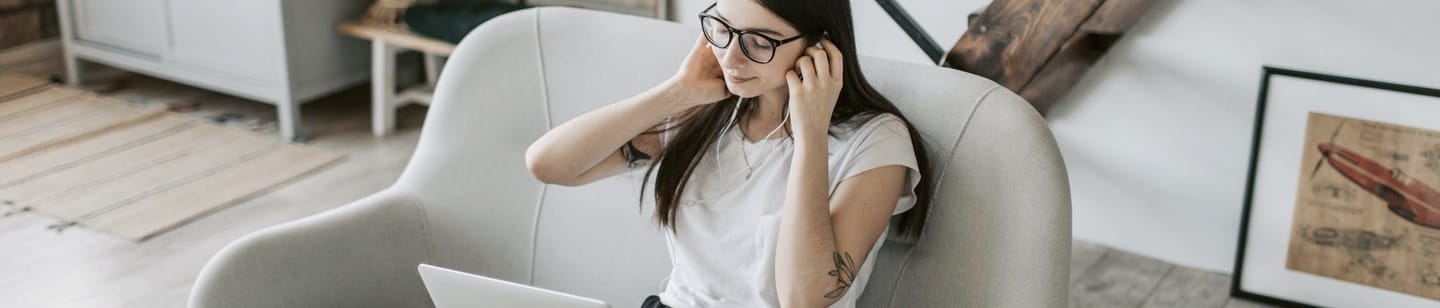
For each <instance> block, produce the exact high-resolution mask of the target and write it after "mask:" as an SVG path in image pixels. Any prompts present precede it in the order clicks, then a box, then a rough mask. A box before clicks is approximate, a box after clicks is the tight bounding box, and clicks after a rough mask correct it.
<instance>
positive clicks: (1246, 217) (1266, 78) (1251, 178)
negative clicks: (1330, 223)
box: [1230, 66, 1440, 307]
mask: <svg viewBox="0 0 1440 308" xmlns="http://www.w3.org/2000/svg"><path fill="white" fill-rule="evenodd" d="M1274 76H1288V77H1293V78H1301V79H1310V80H1314V81H1321V82H1329V83H1336V84H1341V85H1350V86H1358V87H1367V88H1375V89H1381V90H1388V91H1394V92H1400V93H1408V94H1416V95H1423V96H1433V97H1436V98H1440V89H1431V88H1425V87H1418V86H1411V85H1403V84H1396V83H1388V82H1381V81H1373V80H1365V79H1359V78H1353V77H1345V76H1337V75H1330V74H1324V73H1315V72H1307V71H1301V70H1296V69H1288V68H1280V67H1272V66H1264V67H1262V74H1261V77H1260V91H1259V95H1258V96H1259V97H1258V99H1257V104H1256V111H1255V126H1254V131H1253V134H1252V136H1251V143H1250V163H1249V170H1248V172H1247V175H1246V179H1245V199H1244V202H1245V203H1244V207H1243V208H1242V209H1241V212H1240V213H1241V216H1240V237H1239V240H1238V245H1237V249H1236V254H1235V267H1234V271H1233V272H1232V275H1231V277H1230V278H1231V281H1230V282H1231V283H1230V295H1231V296H1232V297H1235V298H1242V299H1246V300H1251V301H1255V302H1260V303H1265V304H1270V305H1276V306H1282V307H1320V306H1317V305H1314V304H1310V303H1303V302H1295V301H1290V300H1286V299H1282V298H1278V297H1273V296H1268V295H1265V294H1259V293H1252V292H1248V291H1246V290H1245V288H1244V286H1243V285H1241V281H1242V277H1243V275H1244V272H1243V271H1244V267H1245V247H1246V242H1247V240H1248V238H1249V231H1250V230H1249V229H1250V215H1251V210H1252V206H1253V204H1252V201H1253V198H1254V193H1255V173H1256V168H1257V167H1258V165H1257V164H1258V158H1259V157H1260V148H1261V144H1262V143H1263V140H1262V135H1263V133H1262V132H1263V128H1264V125H1265V123H1264V121H1265V112H1266V100H1267V98H1268V97H1269V90H1270V79H1271V78H1272V77H1274Z"/></svg>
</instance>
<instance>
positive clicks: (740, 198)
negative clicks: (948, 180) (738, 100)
mask: <svg viewBox="0 0 1440 308" xmlns="http://www.w3.org/2000/svg"><path fill="white" fill-rule="evenodd" d="M737 127H738V126H736V127H732V128H731V129H730V130H729V131H728V132H726V133H725V135H724V136H721V138H720V140H719V141H717V142H718V150H719V156H718V158H719V159H720V161H719V163H718V165H717V162H716V158H717V156H716V152H715V151H716V148H711V150H710V151H707V153H706V154H705V156H704V157H703V159H704V160H703V162H701V163H700V165H698V166H697V167H696V169H695V173H694V175H692V177H691V182H690V183H689V185H688V186H686V189H685V192H684V195H683V196H682V197H681V200H682V202H681V204H680V205H679V206H680V207H679V213H677V214H676V221H675V222H676V225H677V227H678V228H679V230H678V234H672V233H671V232H670V230H668V229H666V230H664V233H665V236H666V242H667V244H668V245H669V248H670V262H671V265H672V270H671V272H670V275H669V276H668V277H667V278H666V279H667V280H666V281H665V282H664V283H663V284H664V285H665V288H664V291H662V292H661V293H660V301H661V302H663V303H664V304H665V305H668V306H671V307H676V308H691V307H696V308H698V307H779V306H780V304H779V295H778V294H777V293H776V290H777V289H776V288H775V242H776V237H777V235H778V234H779V223H780V216H779V213H780V210H781V208H782V207H783V206H784V202H785V191H786V189H787V187H786V185H787V182H786V178H787V177H788V176H789V172H790V171H789V170H790V163H791V161H790V159H791V157H792V154H793V153H794V144H793V140H789V139H786V138H775V137H772V139H769V140H760V141H758V142H750V141H743V142H746V146H745V148H746V149H747V150H749V152H750V153H749V155H748V157H749V159H750V161H751V164H756V163H757V161H758V160H760V158H761V156H762V155H765V151H767V150H769V149H770V148H771V147H774V146H776V145H777V144H778V145H779V147H778V148H776V149H774V150H770V151H775V152H776V154H771V157H770V158H769V159H768V160H766V161H764V162H763V163H759V165H758V167H756V170H755V171H754V174H753V175H752V177H751V178H749V179H748V180H747V179H745V174H744V173H745V171H744V168H745V161H744V160H743V159H742V158H741V157H740V155H741V147H740V145H739V143H740V142H742V140H744V139H743V136H744V135H743V133H742V132H741V131H740V130H739V129H738V128H737ZM829 148H830V149H829V170H830V180H829V192H830V194H832V195H833V194H834V193H835V188H836V187H837V186H838V185H839V183H840V182H841V181H842V180H844V179H846V178H849V177H851V176H853V175H856V174H859V173H861V172H864V171H866V170H870V169H874V168H876V167H881V166H886V165H902V166H905V167H909V168H910V170H907V171H908V172H907V176H906V180H905V186H904V189H902V190H901V196H900V199H899V202H898V203H897V204H896V206H895V211H894V213H892V214H891V215H895V214H900V213H902V212H905V211H906V210H909V209H910V208H911V207H913V206H914V204H915V201H916V200H915V192H914V190H915V186H916V185H917V184H918V183H919V181H920V172H919V168H918V167H917V166H918V165H917V164H916V159H915V151H914V148H913V147H911V142H910V134H909V131H908V130H906V128H905V125H904V124H903V122H902V121H901V120H900V118H899V117H896V116H895V115H892V114H881V115H877V116H874V117H873V118H871V119H870V120H869V121H868V122H866V123H865V124H863V125H860V126H856V127H855V128H854V129H853V131H837V133H836V136H832V137H830V140H829ZM737 174H738V175H737ZM732 176H733V177H734V180H733V182H732V183H730V187H728V189H726V190H724V191H723V193H722V192H721V190H722V186H724V185H725V184H726V183H725V182H726V180H727V178H729V177H732ZM706 199H712V200H713V201H709V202H702V201H701V200H706ZM888 233H889V228H888V227H887V228H886V231H885V232H884V233H882V234H881V235H880V237H879V238H877V239H876V242H875V244H874V245H873V247H871V249H870V252H869V255H868V256H867V257H866V258H865V264H863V265H861V267H860V271H859V273H858V274H857V276H856V277H855V281H853V282H852V284H851V287H850V289H849V290H848V291H846V292H845V295H844V296H842V297H841V298H840V300H839V301H837V302H835V304H833V305H831V306H830V307H845V308H849V307H855V302H856V301H857V299H859V297H860V293H862V292H863V291H864V290H865V284H866V282H867V281H868V280H869V278H870V272H871V268H872V267H873V266H874V263H875V256H876V255H877V253H878V252H879V251H880V245H881V244H882V243H883V241H884V240H885V238H886V235H887V234H888ZM825 261H827V260H817V261H816V262H825Z"/></svg>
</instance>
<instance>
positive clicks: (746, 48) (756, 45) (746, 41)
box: [700, 4, 805, 64]
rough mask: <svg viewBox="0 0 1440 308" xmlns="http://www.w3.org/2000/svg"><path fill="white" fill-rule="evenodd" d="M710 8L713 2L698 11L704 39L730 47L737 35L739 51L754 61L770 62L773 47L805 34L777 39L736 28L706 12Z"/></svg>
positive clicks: (773, 53) (775, 47)
mask: <svg viewBox="0 0 1440 308" xmlns="http://www.w3.org/2000/svg"><path fill="white" fill-rule="evenodd" d="M712 9H715V4H710V7H707V8H705V10H704V11H700V32H703V33H705V39H706V40H708V41H710V44H711V45H715V47H719V48H726V47H730V41H731V40H732V39H734V38H735V37H736V36H739V37H740V51H742V52H744V53H745V57H746V58H750V61H755V62H756V63H760V64H765V63H770V60H773V59H775V49H777V47H780V45H784V44H785V43H789V42H792V41H795V40H798V39H800V38H802V37H804V36H805V35H804V34H800V35H796V36H795V37H792V38H787V39H783V40H777V39H773V38H770V37H769V36H765V35H764V34H760V33H758V32H754V31H750V30H736V29H735V27H731V26H730V24H729V23H726V22H725V21H724V20H720V17H716V16H714V15H710V14H707V13H706V12H709V11H710V10H712Z"/></svg>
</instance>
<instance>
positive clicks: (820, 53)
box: [805, 46, 831, 80]
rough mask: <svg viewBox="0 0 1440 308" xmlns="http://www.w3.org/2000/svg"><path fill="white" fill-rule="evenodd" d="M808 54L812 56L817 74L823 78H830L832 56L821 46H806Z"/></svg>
mask: <svg viewBox="0 0 1440 308" xmlns="http://www.w3.org/2000/svg"><path fill="white" fill-rule="evenodd" d="M805 53H806V55H808V56H810V59H812V62H814V66H815V76H816V77H818V78H821V80H830V76H831V75H830V56H829V55H827V54H826V53H825V50H823V49H820V47H814V46H811V47H806V48H805Z"/></svg>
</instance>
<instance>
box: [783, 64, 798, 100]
mask: <svg viewBox="0 0 1440 308" xmlns="http://www.w3.org/2000/svg"><path fill="white" fill-rule="evenodd" d="M785 86H786V87H787V88H789V89H790V97H795V96H797V95H799V91H800V76H799V75H795V71H794V70H790V71H785Z"/></svg>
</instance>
